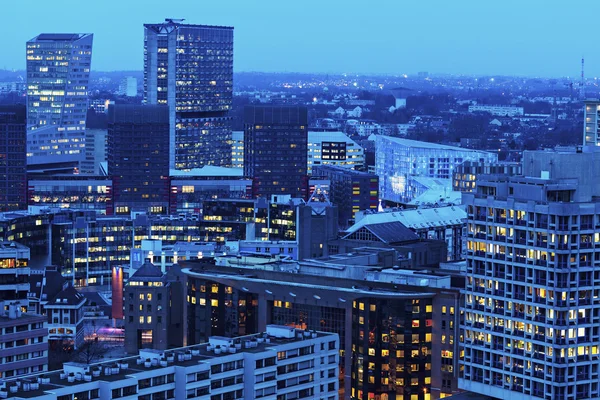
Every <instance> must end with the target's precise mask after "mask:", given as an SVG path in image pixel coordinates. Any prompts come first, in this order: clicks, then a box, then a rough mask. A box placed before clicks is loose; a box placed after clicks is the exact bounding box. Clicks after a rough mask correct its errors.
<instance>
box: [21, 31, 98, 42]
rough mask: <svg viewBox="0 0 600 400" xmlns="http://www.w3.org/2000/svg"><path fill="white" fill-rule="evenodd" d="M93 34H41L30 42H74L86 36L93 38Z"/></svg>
mask: <svg viewBox="0 0 600 400" xmlns="http://www.w3.org/2000/svg"><path fill="white" fill-rule="evenodd" d="M92 35H93V34H92V33H40V34H39V35H37V36H36V37H34V38H33V39H31V40H30V42H40V41H56V42H74V41H76V40H79V39H82V38H84V37H86V36H92Z"/></svg>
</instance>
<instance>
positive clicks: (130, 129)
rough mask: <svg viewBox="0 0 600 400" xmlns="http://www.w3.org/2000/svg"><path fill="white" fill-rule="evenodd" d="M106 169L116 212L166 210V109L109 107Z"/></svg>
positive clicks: (162, 107)
mask: <svg viewBox="0 0 600 400" xmlns="http://www.w3.org/2000/svg"><path fill="white" fill-rule="evenodd" d="M108 172H109V174H110V175H111V176H112V180H113V187H114V202H115V213H116V214H129V213H130V212H131V211H142V212H147V213H150V214H167V213H168V212H169V110H168V108H167V107H166V106H158V105H155V106H153V105H134V104H117V105H111V106H110V107H109V108H108Z"/></svg>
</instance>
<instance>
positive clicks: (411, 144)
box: [375, 135, 493, 154]
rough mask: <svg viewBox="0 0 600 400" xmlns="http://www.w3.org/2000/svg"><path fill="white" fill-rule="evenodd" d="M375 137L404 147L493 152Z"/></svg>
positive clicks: (384, 136) (391, 137) (482, 152)
mask: <svg viewBox="0 0 600 400" xmlns="http://www.w3.org/2000/svg"><path fill="white" fill-rule="evenodd" d="M375 136H376V138H379V137H381V138H385V139H388V140H390V141H392V142H395V143H398V144H400V145H402V146H406V147H418V148H423V149H437V150H453V151H464V152H468V153H481V154H493V153H491V152H489V151H483V150H473V149H465V148H464V147H456V146H448V145H445V144H439V143H430V142H421V141H418V140H411V139H402V138H397V137H393V136H386V135H375Z"/></svg>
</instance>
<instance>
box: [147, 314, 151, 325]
mask: <svg viewBox="0 0 600 400" xmlns="http://www.w3.org/2000/svg"><path fill="white" fill-rule="evenodd" d="M146 322H147V323H149V324H151V323H152V317H151V316H150V315H148V317H147V318H146Z"/></svg>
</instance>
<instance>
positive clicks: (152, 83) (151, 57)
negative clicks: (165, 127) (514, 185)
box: [144, 19, 233, 169]
mask: <svg viewBox="0 0 600 400" xmlns="http://www.w3.org/2000/svg"><path fill="white" fill-rule="evenodd" d="M181 21H183V20H173V19H166V20H165V22H164V23H161V24H146V25H144V28H145V29H144V101H145V102H146V103H148V104H166V105H168V106H169V112H170V114H169V117H170V123H171V130H170V157H169V159H170V167H171V168H175V169H191V168H199V167H203V166H205V165H220V166H228V165H229V164H230V163H231V147H230V145H229V144H228V142H229V141H230V139H231V117H230V115H229V111H230V110H231V105H232V101H233V28H231V27H223V26H205V25H190V24H183V23H181Z"/></svg>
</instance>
